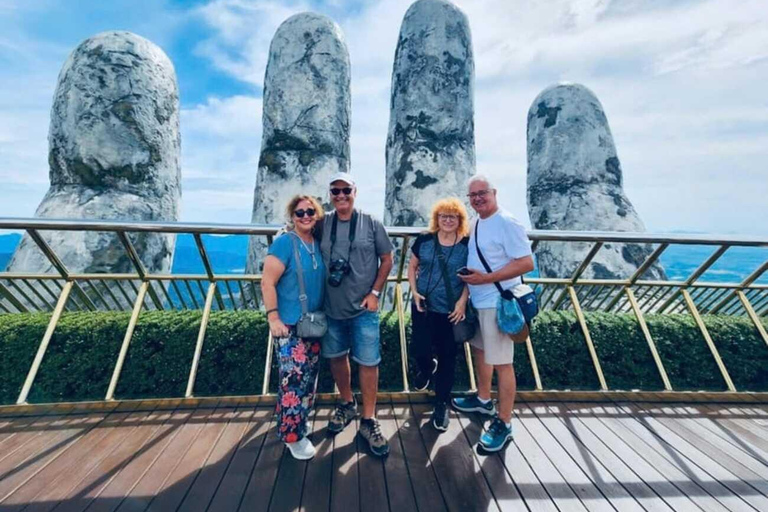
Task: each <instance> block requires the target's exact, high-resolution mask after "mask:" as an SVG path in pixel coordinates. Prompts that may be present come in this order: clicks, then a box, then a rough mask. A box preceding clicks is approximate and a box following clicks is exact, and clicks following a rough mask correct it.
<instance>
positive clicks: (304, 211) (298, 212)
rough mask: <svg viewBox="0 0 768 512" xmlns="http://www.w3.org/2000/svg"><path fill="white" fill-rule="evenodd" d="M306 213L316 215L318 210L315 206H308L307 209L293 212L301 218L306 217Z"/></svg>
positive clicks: (308, 215)
mask: <svg viewBox="0 0 768 512" xmlns="http://www.w3.org/2000/svg"><path fill="white" fill-rule="evenodd" d="M305 213H306V214H307V217H314V216H315V213H316V212H315V209H314V208H307V209H306V210H296V211H295V212H293V214H294V215H295V216H297V217H298V218H300V219H303V218H304V214H305Z"/></svg>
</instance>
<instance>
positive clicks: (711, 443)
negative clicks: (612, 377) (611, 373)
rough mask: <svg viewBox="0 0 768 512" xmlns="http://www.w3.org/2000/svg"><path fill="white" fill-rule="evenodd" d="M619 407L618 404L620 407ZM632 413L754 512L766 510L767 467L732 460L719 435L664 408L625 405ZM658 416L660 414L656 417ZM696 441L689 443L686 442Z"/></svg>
mask: <svg viewBox="0 0 768 512" xmlns="http://www.w3.org/2000/svg"><path fill="white" fill-rule="evenodd" d="M619 405H620V406H621V404H619ZM623 408H624V409H625V410H627V411H631V412H632V413H633V414H642V415H644V418H645V421H646V422H647V426H648V427H649V428H651V429H653V432H654V433H655V434H656V435H657V436H660V437H661V438H662V439H664V441H665V442H667V443H669V444H670V445H672V446H674V448H675V449H676V450H677V451H678V452H680V453H681V454H683V455H684V456H685V457H687V458H688V459H689V460H691V461H692V462H694V463H695V464H696V465H697V466H699V467H700V468H701V469H702V470H704V471H705V472H706V473H707V474H708V475H710V476H711V477H712V478H713V479H716V480H717V481H718V482H720V483H721V484H722V485H723V486H724V487H727V488H728V489H729V490H730V491H731V492H733V493H734V494H735V495H737V496H738V497H739V498H740V499H742V500H743V501H745V502H747V503H749V504H750V505H752V506H753V507H755V508H756V509H757V510H768V498H766V495H767V494H768V480H766V479H767V478H768V467H765V466H762V465H761V464H759V463H757V462H756V461H752V460H751V459H750V458H749V457H740V458H736V457H733V455H732V453H733V452H734V451H736V450H735V449H733V450H731V449H730V448H732V445H730V444H729V443H726V442H725V441H723V440H722V439H720V438H719V437H718V436H715V435H714V434H712V433H711V432H709V431H708V430H706V429H704V428H702V427H700V426H698V425H697V424H696V423H693V422H690V421H689V422H687V423H684V421H685V420H683V419H680V418H679V417H677V416H675V415H672V416H670V415H669V409H668V408H666V407H653V408H651V407H649V406H648V405H647V404H646V405H645V407H643V405H642V404H635V405H624V406H623ZM659 413H660V414H659ZM689 439H690V440H695V441H693V442H689V441H688V440H689Z"/></svg>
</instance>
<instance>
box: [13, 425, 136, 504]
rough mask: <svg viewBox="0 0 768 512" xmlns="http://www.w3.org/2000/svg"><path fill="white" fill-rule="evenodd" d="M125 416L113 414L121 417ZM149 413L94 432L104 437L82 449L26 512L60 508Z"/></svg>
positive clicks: (33, 500) (40, 493)
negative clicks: (100, 433) (60, 503)
mask: <svg viewBox="0 0 768 512" xmlns="http://www.w3.org/2000/svg"><path fill="white" fill-rule="evenodd" d="M122 414H124V413H116V414H115V415H116V416H118V415H122ZM149 414H150V413H149V412H146V411H140V412H138V411H137V412H133V413H130V414H128V416H126V417H125V419H124V420H123V421H121V422H120V423H114V424H103V426H102V425H100V426H98V427H96V429H97V430H102V429H103V430H105V431H106V434H105V435H104V436H103V437H102V438H101V439H100V440H99V441H98V442H94V443H91V444H90V446H84V447H83V448H84V450H83V455H82V456H81V457H80V458H79V459H76V460H73V462H72V464H71V465H70V466H69V467H67V468H65V469H62V470H61V471H60V472H59V474H57V475H56V476H55V478H54V479H53V480H50V481H48V482H47V483H46V487H45V488H44V489H43V490H42V491H41V492H39V493H38V494H37V495H36V496H35V497H34V498H33V499H32V503H30V505H29V506H28V507H27V508H26V509H25V510H28V511H30V512H47V511H48V510H51V509H52V508H54V507H55V506H57V505H58V504H59V502H60V501H61V500H63V499H64V498H66V497H67V495H68V494H69V493H70V492H71V491H72V490H73V489H74V488H75V487H76V486H77V485H78V484H79V483H80V481H81V480H83V479H84V478H86V477H87V476H88V475H89V474H90V473H91V471H92V470H93V469H94V468H95V467H96V466H97V465H98V464H99V463H100V462H101V461H102V460H103V459H105V458H106V457H108V456H109V455H110V454H111V453H112V452H113V451H114V450H115V449H116V448H118V447H119V446H120V444H121V442H122V441H124V440H125V438H126V437H128V436H130V434H131V432H132V431H133V430H135V429H136V427H137V426H138V424H139V422H140V421H142V420H144V419H146V418H148V417H149Z"/></svg>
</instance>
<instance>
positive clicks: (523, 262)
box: [459, 256, 533, 285]
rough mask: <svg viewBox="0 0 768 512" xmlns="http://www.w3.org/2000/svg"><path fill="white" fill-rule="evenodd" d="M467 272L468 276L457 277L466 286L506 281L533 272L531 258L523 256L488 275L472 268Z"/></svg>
mask: <svg viewBox="0 0 768 512" xmlns="http://www.w3.org/2000/svg"><path fill="white" fill-rule="evenodd" d="M467 270H469V272H470V273H469V274H468V275H466V276H462V275H459V279H461V280H462V281H464V282H465V283H467V284H472V285H479V284H489V283H494V282H496V281H506V280H507V279H512V278H514V277H518V276H521V275H523V274H526V273H528V272H530V271H531V270H533V257H532V256H524V257H522V258H517V259H514V260H512V261H510V262H509V263H507V264H506V265H504V266H503V267H501V268H500V269H499V270H496V271H494V272H491V273H489V274H487V273H485V272H483V271H482V270H477V269H474V268H470V269H467Z"/></svg>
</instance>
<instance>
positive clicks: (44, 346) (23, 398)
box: [16, 281, 74, 405]
mask: <svg viewBox="0 0 768 512" xmlns="http://www.w3.org/2000/svg"><path fill="white" fill-rule="evenodd" d="M73 286H74V283H73V282H72V281H67V282H66V284H64V288H63V289H62V290H61V295H59V300H58V302H56V309H54V310H53V314H52V315H51V319H50V321H49V322H48V328H47V329H46V330H45V334H44V335H43V340H42V341H41V342H40V346H39V347H38V348H37V354H35V359H34V360H33V361H32V366H31V367H30V369H29V373H28V374H27V379H26V380H25V381H24V385H23V386H22V388H21V393H19V399H18V400H16V403H17V404H18V405H22V404H25V403H27V397H28V396H29V391H30V390H31V389H32V383H33V382H35V377H36V376H37V372H38V370H39V369H40V363H42V362H43V357H44V356H45V351H46V350H48V344H49V343H50V342H51V337H53V331H54V330H55V329H56V324H58V323H59V318H61V313H62V312H63V311H64V305H65V304H66V303H67V299H68V298H69V292H71V291H72V287H73Z"/></svg>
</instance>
